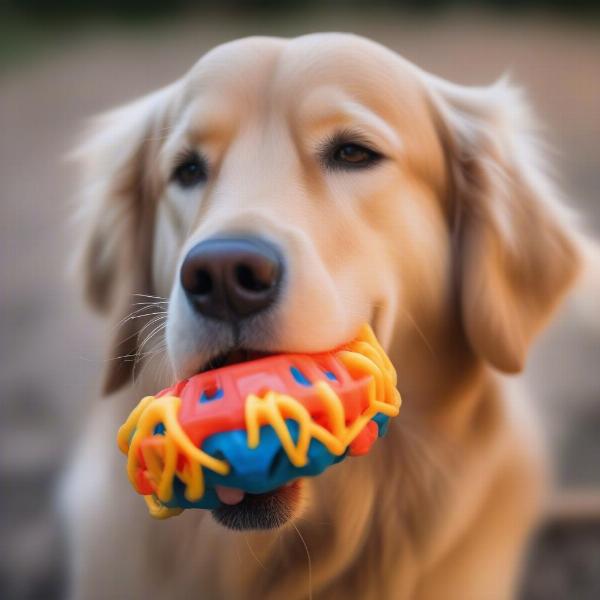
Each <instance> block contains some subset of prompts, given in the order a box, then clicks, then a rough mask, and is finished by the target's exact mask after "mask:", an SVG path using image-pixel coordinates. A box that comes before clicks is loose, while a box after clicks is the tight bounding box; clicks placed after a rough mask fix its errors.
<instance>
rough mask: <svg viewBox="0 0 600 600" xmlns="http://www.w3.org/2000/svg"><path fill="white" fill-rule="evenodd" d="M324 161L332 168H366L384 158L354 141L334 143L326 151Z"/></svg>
mask: <svg viewBox="0 0 600 600" xmlns="http://www.w3.org/2000/svg"><path fill="white" fill-rule="evenodd" d="M323 158H324V162H325V165H326V166H327V167H329V168H330V169H346V170H349V169H364V168H367V167H370V166H372V165H374V164H375V163H376V162H378V161H379V160H381V158H383V157H382V156H381V154H379V153H378V152H375V150H371V149H370V148H367V147H366V146H363V145H361V144H356V143H353V142H342V143H339V142H338V143H334V144H332V145H331V148H330V149H328V150H327V151H326V152H325V153H324V156H323Z"/></svg>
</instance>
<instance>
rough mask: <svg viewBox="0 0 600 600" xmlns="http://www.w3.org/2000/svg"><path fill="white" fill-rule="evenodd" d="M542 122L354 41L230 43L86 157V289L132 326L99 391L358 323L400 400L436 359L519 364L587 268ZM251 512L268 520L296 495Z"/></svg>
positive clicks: (496, 97) (126, 118)
mask: <svg viewBox="0 0 600 600" xmlns="http://www.w3.org/2000/svg"><path fill="white" fill-rule="evenodd" d="M531 124H532V123H531V118H530V116H529V115H528V114H527V111H526V108H525V105H524V101H523V99H522V98H521V96H520V94H519V93H518V92H517V91H515V90H514V89H513V88H511V87H510V86H509V85H508V84H506V83H503V82H501V83H498V84H496V85H494V86H491V87H489V88H464V87H460V86H454V85H451V84H449V83H447V82H444V81H442V80H438V79H436V78H434V77H432V76H430V75H428V74H426V73H423V72H422V71H420V70H419V69H417V68H416V67H414V66H413V65H411V64H409V63H407V62H406V61H404V60H403V59H402V58H400V57H399V56H398V55H396V54H394V53H393V52H391V51H389V50H387V49H385V48H382V47H381V46H379V45H377V44H374V43H372V42H369V41H366V40H364V39H360V38H357V37H355V36H351V35H343V34H322V35H310V36H304V37H301V38H297V39H294V40H282V39H268V38H249V39H244V40H240V41H236V42H233V43H229V44H225V45H223V46H220V47H218V48H217V49H215V50H213V51H212V52H210V53H208V54H207V55H206V56H204V57H203V58H202V59H201V60H200V61H199V62H198V63H197V64H196V65H195V66H194V67H193V68H192V70H191V71H190V72H189V73H188V74H186V75H185V76H184V77H183V78H182V79H181V80H179V81H177V82H175V83H174V84H172V85H170V86H168V87H166V88H164V89H162V90H160V91H158V92H155V93H153V94H151V95H149V96H147V97H145V98H143V99H141V100H138V101H136V102H134V103H133V104H130V105H128V106H126V107H124V108H121V109H118V110H116V111H114V112H111V113H109V114H108V115H106V116H104V117H102V118H101V119H100V120H99V121H98V122H97V124H96V126H95V133H94V135H92V136H91V138H90V141H89V142H88V143H87V144H85V145H84V146H83V148H82V149H81V151H80V154H81V156H82V157H83V158H84V160H85V161H86V164H87V169H86V177H87V179H86V190H87V197H86V200H85V214H86V216H87V220H86V223H87V225H88V234H87V237H86V245H85V249H84V252H83V264H84V267H85V287H86V291H87V295H88V297H89V298H90V300H91V301H92V302H93V303H94V304H95V305H96V306H97V307H99V308H101V309H105V310H108V311H110V312H111V313H112V314H113V315H114V317H115V318H116V319H121V326H120V328H119V330H118V333H117V338H116V342H115V344H114V346H113V348H111V352H112V354H113V356H120V357H125V358H123V359H119V360H114V361H110V362H109V363H108V364H109V367H108V370H107V377H106V391H107V392H112V391H114V390H116V389H117V388H119V387H121V386H122V385H124V384H126V383H127V382H128V381H129V379H130V376H131V370H132V366H133V364H134V363H133V362H131V360H127V357H132V356H134V355H136V354H137V355H138V356H139V357H141V360H142V361H144V356H145V355H146V354H147V353H148V352H151V353H154V354H155V355H160V356H163V357H165V358H166V359H168V361H167V364H168V365H169V369H168V373H166V374H165V377H166V378H167V379H170V380H172V379H173V378H175V377H177V378H181V377H185V376H189V375H191V374H194V373H196V372H198V371H201V370H203V369H207V368H209V367H215V366H218V365H222V364H225V363H230V362H236V361H241V360H246V359H248V358H252V357H254V356H257V355H262V354H272V353H280V352H285V351H295V352H313V351H322V350H326V349H329V348H333V347H335V346H337V345H339V344H340V343H342V342H344V341H346V340H349V339H351V338H352V337H353V336H354V334H355V333H356V331H357V329H358V328H359V327H360V325H361V324H362V323H364V322H370V323H371V324H372V325H373V326H374V328H375V330H376V333H377V334H378V336H379V338H380V340H381V341H382V343H383V344H384V345H386V346H388V347H389V346H390V344H392V342H393V345H394V347H395V348H396V349H397V350H398V349H399V353H400V355H401V356H402V365H398V366H399V367H400V369H399V370H400V388H401V391H403V392H404V391H405V390H403V389H402V388H403V387H404V388H405V389H406V390H407V391H408V393H409V397H408V398H407V399H408V401H411V400H412V398H413V397H415V403H418V401H419V398H418V393H419V389H426V388H427V385H429V384H430V383H431V381H426V380H427V379H428V374H429V376H430V375H431V373H432V371H430V370H428V359H429V361H430V362H434V361H437V366H438V367H439V364H440V363H446V362H447V363H448V364H451V365H453V367H452V368H453V369H454V370H455V371H456V369H457V358H456V357H457V356H461V357H463V358H465V360H466V358H468V357H470V358H472V359H473V360H477V361H483V362H487V363H489V364H490V365H492V366H494V367H496V368H498V369H500V370H503V371H509V372H514V371H517V370H519V369H521V367H522V365H523V361H524V358H525V354H526V351H527V348H528V345H529V343H530V342H531V339H532V337H533V335H534V334H535V333H536V331H537V330H538V329H539V328H540V326H541V325H542V324H543V322H544V321H545V320H546V318H547V317H548V315H549V314H550V312H551V309H552V308H553V307H554V306H555V304H556V303H557V301H558V300H559V299H560V297H561V296H562V294H563V293H564V292H565V290H566V289H567V288H568V286H569V284H570V282H571V281H572V279H573V277H574V275H575V272H576V263H577V259H576V251H575V249H574V244H573V243H572V241H571V240H570V237H569V235H568V233H567V230H566V228H565V226H564V221H566V220H567V218H568V217H567V215H566V213H565V212H564V211H562V210H561V209H559V208H558V206H557V202H556V193H555V191H554V190H553V188H552V186H551V185H550V182H549V180H548V177H547V175H546V174H545V173H544V167H545V165H544V164H543V162H542V161H541V154H540V152H539V149H538V147H537V145H536V143H535V140H533V139H532V137H531V135H530V133H531V132H530V130H531ZM143 302H148V304H137V303H143ZM139 307H141V308H139ZM150 313H158V314H156V315H151V314H150ZM149 316H155V317H158V321H152V320H150V321H148V317H149ZM163 321H164V328H163V327H162V324H163ZM148 322H149V323H151V325H150V326H148ZM157 323H158V324H157ZM142 325H144V327H142ZM149 338H152V339H151V341H158V342H159V343H158V344H157V345H156V346H152V344H149V343H148V339H149ZM161 341H164V342H165V343H164V345H161V344H160V342H161ZM140 345H142V346H143V347H141V348H140ZM149 347H150V348H154V349H153V350H149ZM425 347H427V351H423V348H425ZM146 362H148V363H149V364H152V363H151V362H150V361H146ZM149 370H150V371H152V372H156V369H155V368H150V369H149ZM170 382H171V381H165V380H163V381H160V382H159V381H156V378H155V379H154V381H153V383H152V385H155V386H158V385H162V384H167V383H170ZM420 386H421V388H420ZM149 391H154V389H150V390H149ZM246 500H248V499H246ZM246 500H245V501H243V502H242V503H240V504H239V505H238V504H236V505H235V506H236V508H232V510H238V511H242V510H244V508H242V505H243V506H246V507H247V506H251V508H250V509H248V510H251V511H253V514H255V516H254V517H253V518H251V519H249V521H248V523H250V524H254V525H258V526H260V525H261V524H264V523H279V522H281V521H283V520H285V518H286V517H287V515H289V514H291V512H293V511H291V510H290V507H291V506H292V505H293V504H294V502H296V500H297V495H296V494H295V493H292V492H291V491H290V490H287V491H284V492H281V495H280V496H276V497H275V498H274V497H273V496H271V497H270V498H269V501H268V502H266V501H265V502H263V503H262V504H261V503H260V502H256V499H253V500H252V502H253V503H252V502H249V500H248V501H246ZM265 507H268V510H267V509H265ZM278 511H279V513H280V515H281V518H274V519H273V512H278ZM267 513H269V514H267ZM227 519H230V517H227V518H226V519H225V520H227ZM229 522H233V521H231V520H229ZM236 523H238V524H239V521H236Z"/></svg>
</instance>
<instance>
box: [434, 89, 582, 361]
mask: <svg viewBox="0 0 600 600" xmlns="http://www.w3.org/2000/svg"><path fill="white" fill-rule="evenodd" d="M434 88H436V90H437V102H438V103H439V110H440V111H441V114H442V119H443V123H444V126H445V138H446V142H447V152H448V159H449V162H450V165H451V168H452V177H453V182H452V183H453V197H454V198H453V200H454V202H455V204H454V211H455V213H454V218H455V223H454V227H455V234H456V254H457V269H458V273H459V297H460V303H461V313H462V319H463V325H464V329H465V332H466V336H467V339H468V341H469V343H470V345H471V347H472V348H473V350H474V351H475V352H476V354H478V355H479V356H481V357H482V358H484V359H485V360H487V361H488V362H489V363H490V364H491V365H493V366H494V367H496V368H498V369H500V370H502V371H506V372H517V371H520V370H521V369H522V368H523V366H524V362H525V357H526V354H527V350H528V347H529V345H530V343H531V342H532V339H533V337H534V336H535V334H536V333H537V332H538V331H539V329H540V328H541V327H542V326H543V325H544V323H545V322H546V320H547V319H548V318H549V316H550V315H551V313H552V311H553V309H554V308H555V307H556V306H557V304H558V302H559V301H560V299H561V298H562V297H563V295H564V294H565V292H566V291H567V289H568V288H569V287H570V286H571V284H572V282H573V280H574V278H575V276H576V274H577V272H578V265H579V258H578V252H577V249H576V242H575V228H574V227H573V224H572V223H573V218H572V216H571V215H570V214H569V212H568V211H567V210H566V209H565V208H564V207H563V206H561V205H560V203H559V196H558V194H557V191H556V190H555V188H554V186H553V185H552V182H551V180H550V178H549V176H548V174H547V171H546V168H547V165H546V162H545V159H544V156H543V153H542V152H541V149H540V145H539V143H538V141H537V140H536V139H535V137H534V136H533V135H532V128H533V119H532V115H531V113H530V112H529V110H528V108H527V105H526V103H525V101H524V98H523V97H522V94H521V93H520V92H519V91H518V90H516V89H515V88H513V87H512V86H510V85H509V84H508V83H507V82H506V81H505V80H501V81H500V82H498V83H497V84H495V85H493V86H491V87H487V88H464V87H460V86H454V85H451V84H448V83H447V82H441V81H439V80H436V81H435V84H434Z"/></svg>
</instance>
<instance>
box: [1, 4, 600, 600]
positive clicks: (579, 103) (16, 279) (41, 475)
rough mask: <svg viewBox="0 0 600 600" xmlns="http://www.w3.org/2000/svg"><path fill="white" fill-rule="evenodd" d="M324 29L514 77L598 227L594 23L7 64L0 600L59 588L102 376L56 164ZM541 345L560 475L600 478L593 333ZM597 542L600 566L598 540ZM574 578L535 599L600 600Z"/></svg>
mask: <svg viewBox="0 0 600 600" xmlns="http://www.w3.org/2000/svg"><path fill="white" fill-rule="evenodd" d="M315 30H348V31H355V32H356V33H361V34H363V35H366V36H369V37H372V38H374V39H376V40H378V41H380V42H382V43H384V44H387V45H388V46H390V47H392V48H394V49H396V50H398V51H399V52H401V53H402V54H403V55H404V56H405V57H406V58H408V59H410V60H412V61H414V62H416V63H417V64H418V65H420V66H421V67H423V68H425V69H427V70H431V71H433V72H435V73H437V74H439V75H441V76H444V77H447V78H449V79H452V80H455V81H458V82H461V83H467V84H469V83H471V84H482V83H489V82H491V81H493V80H494V79H495V78H496V77H498V76H499V75H501V74H502V73H503V72H505V71H506V70H507V69H508V70H509V71H510V73H511V74H512V77H513V78H514V79H515V80H516V81H517V82H519V83H522V84H523V85H524V86H525V87H526V88H527V89H528V90H529V92H530V96H531V98H532V101H533V103H534V105H535V106H536V108H537V109H538V112H539V114H540V115H541V117H542V120H543V121H545V122H546V123H547V125H548V139H549V140H550V142H551V145H552V146H553V147H554V148H556V149H557V159H556V162H557V164H558V166H559V173H561V174H562V175H563V183H564V185H563V187H564V189H565V190H566V192H567V197H568V198H569V199H570V200H571V202H572V205H573V206H575V207H578V208H579V209H580V210H581V212H582V213H583V214H584V215H585V219H584V222H585V223H587V224H588V226H589V228H590V230H593V231H595V232H596V233H597V234H598V233H599V232H600V202H599V200H598V191H599V190H600V158H599V156H600V76H599V75H600V35H599V31H598V28H594V27H592V26H589V27H588V26H586V25H584V24H580V25H579V26H575V25H572V24H571V25H560V24H558V23H541V22H539V21H537V20H536V19H529V20H526V21H518V20H516V21H508V20H505V19H504V18H501V17H495V18H493V19H492V18H490V19H480V20H473V19H466V20H465V19H464V18H463V17H460V16H448V17H443V18H440V19H428V20H425V19H423V20H422V21H421V20H419V19H416V18H414V17H413V18H411V19H408V20H407V19H406V18H405V17H402V16H401V15H394V16H393V17H389V18H380V19H377V18H376V17H367V16H365V15H362V16H361V17H360V19H359V20H357V19H356V18H354V19H352V18H351V17H347V18H345V19H344V18H339V17H336V18H334V17H328V16H325V15H321V16H319V17H318V18H315V19H314V20H310V19H308V18H307V19H306V20H304V21H303V20H302V19H297V18H296V19H294V21H293V22H287V23H283V24H281V23H278V24H271V25H269V24H265V23H258V22H256V23H250V24H248V23H247V24H246V25H241V24H239V25H235V23H233V24H232V23H229V24H228V25H227V27H223V26H222V25H221V24H219V23H216V22H210V21H209V22H206V21H202V22H197V23H192V22H187V23H185V24H180V25H178V24H176V23H171V24H170V25H167V26H165V27H158V26H156V25H153V26H151V27H147V28H146V29H136V30H135V31H129V32H128V31H126V30H119V31H117V32H112V33H111V32H100V31H96V32H95V33H93V34H90V35H89V36H79V37H78V38H77V40H75V39H74V40H73V41H72V42H69V40H66V41H65V40H62V41H61V47H60V49H58V50H52V51H51V52H50V53H49V54H48V55H44V56H40V57H39V60H37V61H36V62H30V63H24V64H22V65H19V66H14V67H10V66H9V67H8V70H6V71H5V72H4V73H2V74H0V125H1V127H0V131H1V137H0V182H1V192H0V194H1V196H0V274H1V279H0V315H1V329H0V389H1V390H2V392H1V394H0V408H1V411H2V418H1V419H0V487H1V489H2V511H1V514H2V517H1V518H2V533H1V536H0V539H1V544H2V552H1V554H0V597H2V598H22V597H29V598H34V597H35V598H44V599H47V598H53V597H56V595H57V594H58V592H57V590H58V588H59V586H60V576H61V575H60V574H61V564H62V563H61V556H62V554H61V538H60V536H59V535H58V529H57V525H56V520H55V519H54V518H53V517H52V511H51V510H50V507H49V502H50V494H51V491H52V487H53V485H54V482H55V480H56V477H57V474H58V473H59V469H60V465H61V462H62V461H63V460H64V457H65V455H66V453H67V452H68V450H69V448H70V445H71V443H72V442H73V439H74V436H76V434H77V431H78V430H79V427H80V425H81V422H82V418H83V415H84V412H85V407H86V405H87V404H88V403H89V402H91V401H93V400H94V398H95V397H96V395H97V381H98V376H99V373H100V371H101V369H102V343H101V335H100V332H101V326H100V324H99V323H98V322H97V321H96V320H95V319H94V318H92V317H91V316H90V315H89V314H87V313H86V312H85V311H84V310H83V309H82V307H81V306H80V305H79V304H78V301H77V294H76V290H75V289H74V285H73V283H72V282H69V281H68V280H67V278H66V276H65V272H66V264H67V262H68V259H69V257H70V254H71V252H72V251H73V238H74V235H75V234H74V231H73V229H72V227H70V224H69V218H70V215H71V214H72V208H71V205H70V204H69V201H70V200H73V201H75V203H76V200H77V198H73V196H72V191H73V189H74V185H73V181H74V178H73V173H72V171H71V170H70V168H68V167H67V165H65V164H64V162H63V161H62V157H63V155H64V154H65V152H66V151H67V150H68V149H69V148H70V147H71V146H72V145H73V143H74V142H75V140H76V137H77V134H78V132H80V130H81V126H82V124H83V120H84V118H86V117H88V116H90V115H93V114H95V113H97V112H99V111H102V110H104V109H107V108H110V107H112V106H113V105H115V104H117V103H122V102H125V101H127V100H129V99H133V98H135V97H136V96H138V95H140V94H143V93H145V92H148V91H151V90H153V89H155V88H156V87H158V86H161V85H163V84H166V83H168V82H170V81H172V80H173V79H175V78H176V77H178V76H179V75H181V74H182V73H183V72H184V71H185V70H187V69H188V68H189V67H190V66H191V65H192V64H193V63H194V62H195V60H196V59H197V58H198V57H199V56H200V55H201V54H202V53H203V52H204V51H205V50H207V49H209V48H210V47H212V46H214V45H215V44H217V43H219V42H222V41H225V40H228V39H233V38H235V37H239V36H242V35H248V34H253V33H266V34H269V33H271V34H279V35H286V36H287V35H297V34H300V33H305V32H309V31H315ZM598 304H599V313H600V299H598ZM599 321H600V314H599ZM544 340H545V343H544V344H542V345H541V346H540V347H539V348H538V349H537V350H536V352H535V353H534V356H533V359H532V363H531V375H532V379H533V380H534V382H535V384H536V388H537V389H538V390H539V391H540V392H541V394H540V396H539V400H538V403H539V405H540V407H541V408H542V415H543V417H544V419H545V423H546V425H547V426H548V428H549V430H550V431H551V432H552V435H553V439H554V440H555V442H554V445H553V448H554V450H555V454H556V456H557V459H558V461H559V466H560V472H561V480H562V481H563V482H564V483H565V484H575V483H576V484H592V483H596V484H599V485H600V468H599V466H598V465H600V375H599V372H598V367H599V365H600V332H599V331H598V330H596V333H595V334H594V333H592V331H591V329H590V328H589V326H588V325H585V324H583V323H580V322H577V321H575V320H570V319H566V320H563V321H562V322H561V323H560V324H559V325H557V326H556V327H554V328H553V329H552V331H551V332H550V333H549V334H548V335H546V336H545V338H544ZM598 529H600V527H599V528H598ZM587 534H588V536H589V530H588V531H587ZM591 544H592V545H591V546H589V548H591V549H592V550H590V552H592V553H593V552H595V553H596V554H595V556H596V557H597V556H598V552H600V532H598V531H597V535H596V537H595V538H593V539H592V542H591ZM594 544H595V545H594ZM8 548H10V552H8V551H7V549H8ZM542 562H543V561H542ZM561 564H563V563H560V564H559V565H558V566H555V567H553V568H557V569H560V568H562V567H561ZM590 564H591V563H590ZM589 568H591V567H589ZM588 570H589V569H588ZM587 576H589V577H590V578H591V579H593V578H594V573H593V572H591V573H587ZM565 577H566V579H565V581H566V583H564V586H563V588H561V587H560V586H555V587H554V589H553V593H554V594H558V595H547V594H548V592H544V593H545V594H546V595H541V593H540V594H538V595H535V594H534V592H533V591H532V592H531V593H530V594H529V596H528V598H530V599H533V598H542V597H544V598H545V599H548V598H563V597H564V598H568V597H577V598H592V597H594V598H596V597H600V593H599V592H598V590H600V570H598V569H597V570H596V572H595V580H594V581H595V583H594V585H595V586H596V587H595V592H593V591H592V590H591V588H590V586H587V589H588V591H589V593H590V595H586V594H587V593H588V591H586V592H581V593H577V594H576V595H569V594H570V593H571V592H573V590H574V589H575V588H573V587H569V586H570V585H571V583H570V579H569V574H568V573H567V574H566V575H565ZM579 581H580V583H581V574H580V577H579ZM590 585H591V584H590ZM530 589H532V590H533V589H534V588H530ZM580 589H585V588H580ZM561 590H566V591H565V593H566V594H567V595H562V593H563V591H561Z"/></svg>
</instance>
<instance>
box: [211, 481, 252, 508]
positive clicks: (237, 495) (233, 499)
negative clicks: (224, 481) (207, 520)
mask: <svg viewBox="0 0 600 600" xmlns="http://www.w3.org/2000/svg"><path fill="white" fill-rule="evenodd" d="M215 492H217V496H218V498H219V500H220V501H221V502H222V503H223V504H230V505H231V504H239V503H240V502H241V501H242V500H243V499H244V494H245V492H244V490H239V489H238V488H230V487H225V486H223V485H216V486H215Z"/></svg>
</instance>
